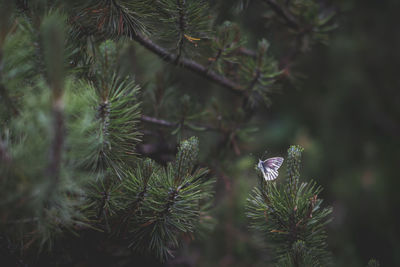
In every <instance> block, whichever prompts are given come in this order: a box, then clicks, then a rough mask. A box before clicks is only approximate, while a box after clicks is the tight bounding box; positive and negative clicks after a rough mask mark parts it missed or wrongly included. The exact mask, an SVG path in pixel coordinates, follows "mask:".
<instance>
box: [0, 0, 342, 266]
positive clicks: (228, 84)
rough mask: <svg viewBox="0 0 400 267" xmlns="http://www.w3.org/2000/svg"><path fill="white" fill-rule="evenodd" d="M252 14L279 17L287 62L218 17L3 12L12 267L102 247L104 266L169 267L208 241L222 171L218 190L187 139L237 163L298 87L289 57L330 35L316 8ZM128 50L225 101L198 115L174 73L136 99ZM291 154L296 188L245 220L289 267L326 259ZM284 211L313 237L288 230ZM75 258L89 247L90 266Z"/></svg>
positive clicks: (3, 145)
mask: <svg viewBox="0 0 400 267" xmlns="http://www.w3.org/2000/svg"><path fill="white" fill-rule="evenodd" d="M259 2H260V3H263V4H265V5H263V7H264V8H266V10H268V12H272V13H268V17H269V19H268V23H270V24H271V25H272V26H271V27H272V28H273V29H278V30H279V29H281V28H282V27H283V28H285V33H286V34H287V35H288V36H289V37H288V43H286V44H285V46H286V48H288V50H289V52H288V53H287V54H285V55H284V56H281V57H280V58H277V57H276V56H274V53H273V52H272V51H271V49H270V46H271V45H274V44H273V43H272V41H271V40H270V41H267V40H266V39H265V38H260V40H259V41H258V42H257V45H256V49H255V50H254V51H253V50H251V49H249V48H246V47H245V45H246V34H245V33H243V32H241V27H240V25H238V24H237V23H234V22H230V21H225V22H220V21H219V14H218V13H216V11H218V10H220V9H222V8H223V6H224V4H225V3H224V1H217V2H216V3H209V2H208V1H197V0H177V1H176V0H159V1H151V0H140V1H123V0H101V1H92V0H87V1H57V0H48V1H46V0H44V1H43V0H36V1H26V0H18V1H16V2H15V3H14V2H12V1H2V2H1V8H0V9H1V20H2V21H1V28H0V95H1V98H0V101H1V103H2V105H1V107H0V118H1V132H0V161H1V165H0V177H1V179H0V184H1V186H0V192H1V195H2V201H1V204H0V229H1V232H2V234H1V236H0V238H1V249H2V250H4V251H5V252H4V253H2V254H5V255H6V258H7V260H8V261H9V262H10V263H11V264H14V263H15V262H19V263H20V264H24V263H25V262H27V263H33V264H35V263H36V264H44V265H45V264H70V263H71V262H72V261H73V260H71V258H73V257H74V256H76V255H81V254H82V253H83V254H85V253H86V254H85V255H91V254H90V253H91V252H90V249H89V247H90V245H93V243H96V242H97V241H99V243H101V244H102V246H103V245H104V246H105V247H107V248H106V249H103V251H108V250H107V249H109V250H113V251H114V252H115V251H123V252H121V254H123V253H125V251H126V250H129V253H131V252H133V253H136V254H139V255H150V257H152V256H155V257H156V258H157V259H158V260H160V261H165V260H167V259H169V258H170V257H172V256H173V255H174V251H175V250H177V249H178V248H179V247H180V245H181V244H182V242H183V240H185V239H193V238H194V237H195V236H200V235H202V234H203V233H204V232H206V230H207V229H210V228H211V227H212V224H213V219H212V218H211V216H210V209H211V207H212V199H213V198H212V196H213V191H214V186H213V184H214V178H213V175H214V174H215V173H217V172H218V171H219V170H218V168H216V171H213V172H212V174H213V175H211V174H210V172H209V170H208V168H206V167H204V165H206V164H207V163H210V162H200V163H198V158H199V156H198V155H199V153H200V152H199V149H200V148H201V147H200V146H199V139H198V138H196V137H191V136H192V135H200V134H210V135H212V134H216V135H219V136H220V138H219V140H220V141H219V144H218V145H217V150H218V152H216V153H215V155H213V156H214V157H215V160H221V161H222V158H224V157H225V158H227V159H229V156H226V155H229V154H233V153H230V152H234V153H235V154H240V153H241V148H240V146H241V144H244V143H245V142H246V139H247V137H248V136H249V135H251V134H252V132H254V128H252V127H250V126H249V125H248V124H247V123H248V122H249V120H250V119H251V117H252V116H253V115H254V113H255V112H256V110H257V109H258V108H260V107H262V104H269V103H270V102H271V100H270V95H271V93H272V92H274V91H275V90H276V89H277V88H278V87H279V85H280V84H281V83H280V81H281V79H286V78H289V80H291V79H292V78H293V77H292V74H291V72H290V71H289V70H290V68H291V66H292V64H293V62H294V61H295V59H296V56H297V55H298V54H299V53H301V52H305V51H306V50H307V49H309V48H310V47H311V44H313V43H314V42H316V41H326V38H327V37H328V34H327V33H328V32H329V31H330V30H331V29H333V27H334V23H333V22H332V17H333V15H332V13H330V12H327V11H326V10H324V9H321V8H320V7H321V5H320V4H319V3H318V2H317V1H311V0H303V1H275V0H274V1H273V0H265V1H259ZM248 4H249V1H233V3H232V6H234V7H235V8H236V9H238V10H242V11H243V10H244V9H245V8H246V6H247V5H248ZM263 37H265V36H263ZM132 43H134V44H139V45H140V46H142V47H144V48H145V49H146V50H148V51H150V52H151V53H152V54H154V55H156V56H158V57H160V58H161V60H163V61H165V62H166V63H167V65H165V66H166V67H165V68H164V70H168V71H165V72H168V73H172V72H173V71H176V69H185V70H188V71H190V72H192V73H194V74H196V75H198V76H200V77H203V78H204V79H205V80H207V81H208V82H209V84H210V86H211V84H216V85H218V87H215V88H218V90H220V91H221V93H222V94H221V96H220V99H218V100H213V101H210V103H211V104H210V103H208V104H207V106H206V107H204V106H203V105H202V103H201V102H200V101H198V100H197V99H196V97H194V96H192V95H191V93H193V92H191V91H190V89H191V88H185V90H186V91H187V92H185V94H180V93H179V91H178V90H177V89H176V86H177V85H170V81H169V80H168V79H169V78H168V74H165V73H163V74H160V73H158V74H156V75H155V78H154V77H153V79H152V80H151V82H150V83H149V84H146V85H140V84H138V82H137V79H135V78H134V75H133V74H136V73H132V70H131V67H132V66H131V65H130V63H129V64H124V62H125V61H126V60H127V58H128V57H129V55H130V52H131V49H132V46H133V45H132ZM125 63H126V62H125ZM175 67H176V68H175ZM137 72H138V73H139V74H138V76H140V74H141V73H140V71H137ZM143 86H144V87H145V90H144V89H143ZM225 93H227V94H229V95H232V96H233V98H234V101H233V102H234V103H235V104H234V105H231V102H230V100H229V99H226V98H225ZM229 98H231V97H230V96H229ZM177 103H179V105H178V104H177ZM227 105H228V106H229V107H228V108H226V107H225V106H227ZM210 106H211V108H210ZM210 110H211V111H210ZM160 116H161V118H160ZM154 128H155V130H154ZM165 129H168V130H165ZM151 138H153V139H151ZM143 139H146V140H149V139H150V140H154V139H157V140H161V141H157V143H150V144H147V143H143V141H142V140H143ZM171 140H172V141H171ZM176 144H179V145H176ZM176 147H177V148H176ZM164 150H167V151H168V155H167V156H166V155H165V154H164V152H163V151H164ZM298 151H299V150H298V148H296V147H294V148H292V150H290V151H289V153H292V154H289V163H288V165H289V171H290V174H289V176H288V177H289V178H290V181H289V182H288V184H289V187H285V186H283V185H282V187H281V186H278V185H275V184H274V183H266V184H265V183H263V184H262V187H261V189H257V190H255V191H254V194H255V195H254V197H253V198H252V200H251V203H252V204H251V205H253V206H252V207H251V209H250V210H252V213H251V215H250V216H251V217H254V218H255V219H259V222H258V223H260V224H258V223H255V225H256V226H258V227H261V228H262V227H264V229H261V230H263V231H267V232H268V231H269V232H268V233H269V234H270V233H273V237H274V238H275V237H276V241H277V242H278V243H279V242H280V245H279V246H278V247H279V248H280V251H278V252H277V255H279V260H280V263H281V265H283V266H287V265H290V266H291V265H294V266H297V265H296V264H298V263H299V262H298V261H297V260H298V259H301V261H302V263H304V264H305V266H308V265H307V264H308V263H310V262H312V263H313V264H314V263H315V262H320V263H323V262H325V261H324V259H325V256H326V255H325V241H324V238H325V236H324V231H323V230H322V229H323V226H324V224H325V223H326V221H324V219H325V218H326V216H327V215H328V214H329V210H328V209H321V208H320V204H321V200H319V199H317V197H316V196H317V195H318V193H319V192H320V188H319V187H317V186H316V185H315V184H313V183H309V184H306V183H300V182H299V178H298V168H299V164H300V163H299V155H298V153H299V152H298ZM175 152H176V153H175ZM174 153H175V155H174V156H171V155H172V154H174ZM296 153H297V154H296ZM285 194H286V196H287V198H284V195H285ZM267 199H268V201H267ZM253 202H254V203H253ZM257 205H259V206H257ZM260 207H262V208H263V212H262V214H261V215H260V214H259V213H257V211H258V209H259V208H260ZM254 209H257V210H254ZM275 209H276V210H277V211H278V210H279V211H280V212H284V214H282V216H288V218H290V220H291V222H290V223H291V224H290V226H291V227H292V228H293V227H294V228H295V229H297V227H300V225H301V226H302V227H304V229H302V230H301V231H304V232H300V233H298V234H297V233H296V234H294V233H293V229H292V228H290V229H288V228H285V227H286V226H285V225H280V224H279V220H280V219H279V218H280V217H279V216H276V214H275V213H274V210H275ZM264 210H265V211H266V214H267V215H268V218H271V219H268V223H267V225H266V226H265V225H264V226H263V224H261V222H262V223H263V222H265V216H267V215H264ZM249 214H250V213H249ZM274 216H275V217H274ZM277 220H278V221H277ZM256 221H257V220H256ZM297 224H299V226H297ZM265 227H267V228H265ZM271 231H272V232H271ZM295 231H297V230H295ZM315 231H317V232H318V234H310V232H315ZM289 233H290V234H289ZM76 240H78V241H76ZM288 240H289V241H288ZM74 242H75V243H74ZM77 242H78V243H79V242H82V243H83V244H87V245H83V248H84V249H83V250H84V251H83V252H82V251H79V250H80V249H81V247H75V245H76V244H77ZM66 244H70V245H66ZM71 244H72V245H71ZM38 255H39V256H38ZM124 255H125V254H124ZM127 255H130V254H127ZM76 257H78V256H76ZM79 257H80V256H79ZM121 257H122V256H121ZM127 257H129V256H127ZM299 264H300V263H299ZM304 264H303V265H304ZM120 265H124V263H121V264H120Z"/></svg>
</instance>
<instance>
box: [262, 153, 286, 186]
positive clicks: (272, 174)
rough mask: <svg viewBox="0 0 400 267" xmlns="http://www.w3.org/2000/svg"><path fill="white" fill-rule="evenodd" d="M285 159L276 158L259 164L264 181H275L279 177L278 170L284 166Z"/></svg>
mask: <svg viewBox="0 0 400 267" xmlns="http://www.w3.org/2000/svg"><path fill="white" fill-rule="evenodd" d="M282 163H283V158H281V157H275V158H269V159H266V160H264V161H261V160H260V162H259V163H258V168H260V170H261V172H262V173H263V176H264V179H265V180H266V181H271V180H275V179H276V177H278V174H279V173H278V169H279V167H281V166H282Z"/></svg>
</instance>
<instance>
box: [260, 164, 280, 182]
mask: <svg viewBox="0 0 400 267" xmlns="http://www.w3.org/2000/svg"><path fill="white" fill-rule="evenodd" d="M262 173H263V176H264V179H265V180H266V181H272V180H275V179H276V177H278V171H276V170H274V169H271V168H268V167H266V168H265V169H264V170H263V172H262Z"/></svg>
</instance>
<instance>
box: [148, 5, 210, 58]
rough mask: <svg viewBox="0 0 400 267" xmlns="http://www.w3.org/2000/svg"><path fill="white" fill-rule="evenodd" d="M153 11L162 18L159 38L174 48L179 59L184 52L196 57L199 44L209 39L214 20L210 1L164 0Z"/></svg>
mask: <svg viewBox="0 0 400 267" xmlns="http://www.w3.org/2000/svg"><path fill="white" fill-rule="evenodd" d="M154 10H155V13H156V14H157V16H158V18H159V23H156V26H157V27H158V28H159V31H158V33H156V38H157V39H160V40H161V41H162V42H163V43H166V44H167V45H168V46H169V47H171V48H172V49H173V50H174V51H175V53H176V54H177V58H179V57H180V55H181V54H183V53H184V54H185V55H187V56H190V57H193V54H196V53H197V52H196V48H197V43H203V42H204V41H205V40H204V39H207V38H209V36H208V34H209V32H210V30H211V29H210V28H211V24H212V20H211V16H210V9H209V6H208V2H207V1H203V0H200V1H199V0H161V1H157V2H156V3H155V8H154ZM197 50H198V49H197Z"/></svg>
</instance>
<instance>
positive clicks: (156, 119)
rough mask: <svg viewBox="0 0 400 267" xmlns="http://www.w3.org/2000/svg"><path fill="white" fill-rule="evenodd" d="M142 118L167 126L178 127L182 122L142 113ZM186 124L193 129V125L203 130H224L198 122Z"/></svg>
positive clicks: (145, 120)
mask: <svg viewBox="0 0 400 267" xmlns="http://www.w3.org/2000/svg"><path fill="white" fill-rule="evenodd" d="M141 120H142V121H143V122H148V123H153V124H157V125H160V126H165V127H176V126H178V125H179V124H180V122H170V121H167V120H163V119H159V118H155V117H150V116H146V115H142V116H141ZM183 125H184V126H186V127H188V128H190V129H192V128H193V127H195V128H198V129H202V130H206V131H215V132H221V131H222V130H221V129H219V128H216V127H214V126H210V125H203V124H198V123H190V126H192V127H190V126H188V125H187V124H186V123H183Z"/></svg>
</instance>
